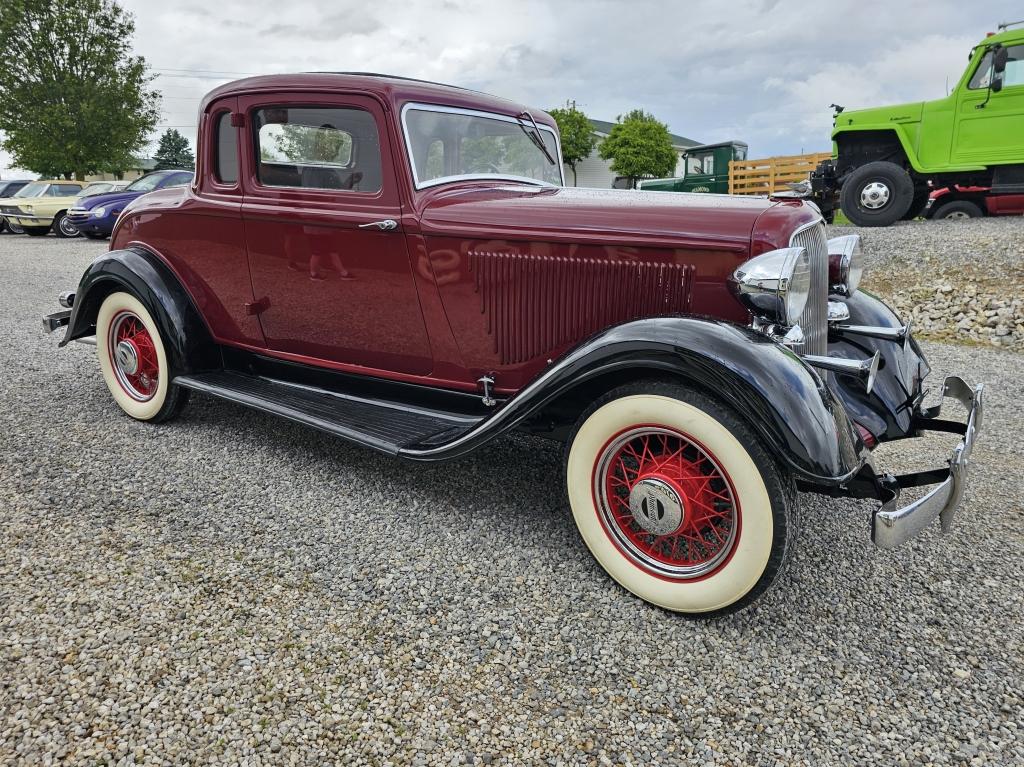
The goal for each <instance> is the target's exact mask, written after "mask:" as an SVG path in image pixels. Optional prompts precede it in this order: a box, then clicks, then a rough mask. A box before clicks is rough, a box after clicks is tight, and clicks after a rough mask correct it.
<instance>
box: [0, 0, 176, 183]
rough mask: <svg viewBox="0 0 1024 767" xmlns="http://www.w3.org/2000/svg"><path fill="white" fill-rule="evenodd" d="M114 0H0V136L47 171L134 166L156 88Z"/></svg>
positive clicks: (152, 118) (153, 115)
mask: <svg viewBox="0 0 1024 767" xmlns="http://www.w3.org/2000/svg"><path fill="white" fill-rule="evenodd" d="M134 32H135V20H134V18H133V17H132V15H131V14H129V13H127V12H125V11H124V10H123V9H122V8H121V7H120V6H119V5H118V4H117V3H116V2H114V1H113V0H2V2H0V61H2V62H3V66H0V133H2V134H3V140H2V142H0V145H2V146H3V148H4V149H6V150H7V151H8V152H10V153H11V155H12V157H13V159H14V164H15V165H19V166H21V167H23V168H27V169H29V170H33V171H35V172H36V173H39V174H41V175H43V176H72V175H73V176H74V177H75V178H78V179H82V178H84V177H85V176H86V175H87V174H89V173H97V172H100V171H113V170H116V169H118V168H121V169H123V168H127V167H131V165H132V164H133V162H132V156H133V155H134V154H135V153H136V152H138V150H139V149H141V148H142V146H143V144H144V143H145V140H146V138H147V136H148V135H149V134H150V133H151V132H152V130H153V127H154V126H155V125H156V121H157V117H158V115H159V109H158V107H159V100H160V96H159V94H158V93H157V92H156V91H152V90H149V87H148V86H149V84H150V82H151V81H152V77H151V76H150V75H149V74H148V73H147V68H146V62H145V59H143V58H142V57H141V56H133V55H132V54H131V40H132V35H133V34H134Z"/></svg>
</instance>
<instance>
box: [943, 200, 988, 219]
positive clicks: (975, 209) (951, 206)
mask: <svg viewBox="0 0 1024 767" xmlns="http://www.w3.org/2000/svg"><path fill="white" fill-rule="evenodd" d="M983 215H985V214H984V213H983V212H982V210H981V208H980V207H979V206H978V205H976V204H975V203H973V202H971V201H970V200H953V201H952V202H947V203H946V204H945V205H940V206H939V207H938V209H937V210H936V211H935V213H934V214H932V218H935V219H939V218H945V219H958V218H980V217H981V216H983Z"/></svg>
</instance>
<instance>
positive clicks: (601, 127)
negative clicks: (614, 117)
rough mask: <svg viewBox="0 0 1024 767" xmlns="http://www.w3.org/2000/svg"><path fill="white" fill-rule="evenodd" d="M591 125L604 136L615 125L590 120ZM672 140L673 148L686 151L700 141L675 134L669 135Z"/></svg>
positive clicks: (603, 121) (697, 144)
mask: <svg viewBox="0 0 1024 767" xmlns="http://www.w3.org/2000/svg"><path fill="white" fill-rule="evenodd" d="M590 124H591V125H592V126H594V132H595V133H600V134H601V135H602V136H607V135H608V134H609V133H611V132H612V128H613V127H614V126H615V123H610V122H607V121H605V120H593V119H592V120H590ZM668 135H669V136H670V137H671V138H672V146H674V147H675V148H676V149H686V148H687V147H691V146H699V145H700V142H699V141H694V140H693V139H692V138H686V136H679V135H677V134H675V133H669V134H668Z"/></svg>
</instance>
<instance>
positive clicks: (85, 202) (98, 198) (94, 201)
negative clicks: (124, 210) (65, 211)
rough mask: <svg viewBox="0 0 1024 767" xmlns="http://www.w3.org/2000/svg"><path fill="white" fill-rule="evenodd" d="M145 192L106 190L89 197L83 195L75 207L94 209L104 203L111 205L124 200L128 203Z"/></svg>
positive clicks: (104, 204)
mask: <svg viewBox="0 0 1024 767" xmlns="http://www.w3.org/2000/svg"><path fill="white" fill-rule="evenodd" d="M142 194H145V192H125V191H123V190H122V191H120V192H106V193H104V194H96V195H91V196H89V197H83V198H82V199H80V200H79V201H78V205H76V206H75V207H77V208H81V209H82V210H92V209H93V208H98V207H99V206H101V205H103V206H106V205H110V204H111V203H118V202H124V203H127V202H129V201H130V200H134V199H135V198H136V197H138V196H140V195H142Z"/></svg>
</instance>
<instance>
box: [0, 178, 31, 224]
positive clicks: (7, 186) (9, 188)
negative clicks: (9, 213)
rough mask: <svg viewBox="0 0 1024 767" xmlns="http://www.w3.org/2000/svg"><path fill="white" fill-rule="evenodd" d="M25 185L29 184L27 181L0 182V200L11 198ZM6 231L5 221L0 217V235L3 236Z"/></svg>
mask: <svg viewBox="0 0 1024 767" xmlns="http://www.w3.org/2000/svg"><path fill="white" fill-rule="evenodd" d="M27 183H29V182H28V180H27V179H24V180H18V181H0V200H3V199H5V198H7V197H13V196H14V194H15V193H16V192H17V191H18V190H19V189H21V188H22V187H23V186H25V185H26V184H27ZM6 229H7V220H6V219H5V218H4V217H3V216H0V234H3V232H4V230H6Z"/></svg>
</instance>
